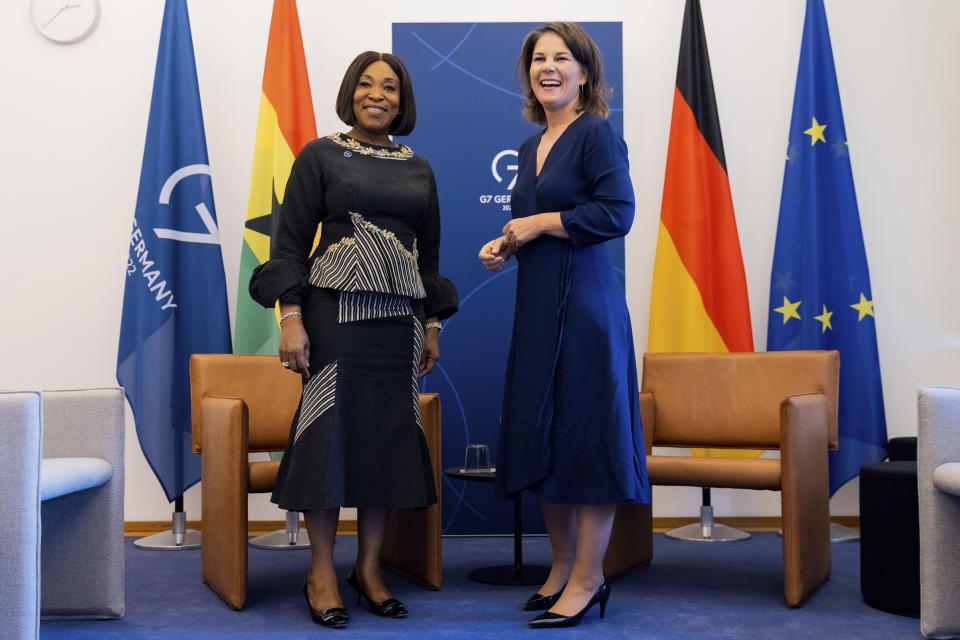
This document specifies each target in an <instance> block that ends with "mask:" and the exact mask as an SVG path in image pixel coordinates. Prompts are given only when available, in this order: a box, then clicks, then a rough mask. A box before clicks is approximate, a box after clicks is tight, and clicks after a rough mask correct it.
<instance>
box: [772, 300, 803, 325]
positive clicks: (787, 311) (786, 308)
mask: <svg viewBox="0 0 960 640" xmlns="http://www.w3.org/2000/svg"><path fill="white" fill-rule="evenodd" d="M800 304H801V303H800V302H799V301H797V302H790V301H789V300H788V299H787V296H783V306H782V307H777V308H776V309H774V311H776V312H777V313H782V314H783V324H787V320H789V319H790V318H796V319H797V320H799V319H800V314H799V313H797V307H799V306H800Z"/></svg>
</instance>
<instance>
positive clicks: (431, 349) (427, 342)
mask: <svg viewBox="0 0 960 640" xmlns="http://www.w3.org/2000/svg"><path fill="white" fill-rule="evenodd" d="M439 359H440V330H439V329H436V328H432V327H431V328H430V329H427V330H426V332H425V333H424V336H423V351H421V352H420V376H419V377H421V378H422V377H423V376H425V375H427V374H428V373H430V372H431V371H432V370H433V367H434V365H435V364H437V360H439Z"/></svg>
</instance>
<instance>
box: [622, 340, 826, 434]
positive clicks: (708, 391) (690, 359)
mask: <svg viewBox="0 0 960 640" xmlns="http://www.w3.org/2000/svg"><path fill="white" fill-rule="evenodd" d="M839 379H840V354H839V353H837V352H836V351H769V352H763V353H645V354H644V355H643V382H642V384H641V391H642V392H646V393H650V394H652V395H653V400H654V407H655V412H656V424H655V425H654V428H653V444H654V445H659V446H678V447H731V448H752V449H778V448H780V403H781V402H783V400H785V399H786V398H787V397H788V396H792V395H799V394H806V393H821V394H823V395H825V396H826V397H827V401H828V402H829V404H830V428H829V440H830V448H831V449H836V448H837V394H838V391H839Z"/></svg>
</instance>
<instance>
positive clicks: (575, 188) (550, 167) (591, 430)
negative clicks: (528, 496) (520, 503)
mask: <svg viewBox="0 0 960 640" xmlns="http://www.w3.org/2000/svg"><path fill="white" fill-rule="evenodd" d="M517 69H518V76H520V77H521V78H522V79H523V82H524V85H525V86H524V88H525V89H526V93H527V106H526V110H525V115H526V116H527V117H528V118H529V119H531V120H533V121H535V122H538V123H539V124H542V125H545V126H546V127H545V129H544V130H543V131H542V132H541V133H539V134H537V135H535V136H533V137H532V138H530V139H529V140H527V141H526V142H524V144H523V146H521V147H520V151H519V170H518V173H517V182H516V185H515V186H514V189H513V195H512V198H511V205H512V216H513V219H512V220H511V221H510V222H508V223H507V225H506V226H505V227H504V228H503V235H502V236H501V237H499V238H497V239H495V240H492V241H490V242H488V243H487V244H486V245H484V247H483V248H482V249H481V251H480V254H479V258H480V260H481V262H482V263H483V265H484V266H485V267H486V268H487V269H490V270H492V271H498V270H500V269H502V268H503V265H504V262H505V261H506V260H508V259H509V258H510V257H511V256H512V255H516V257H517V262H518V272H517V301H516V311H515V315H514V325H513V338H512V341H511V346H510V355H509V360H508V363H507V373H506V383H505V389H504V400H503V414H502V418H501V429H500V442H499V457H498V459H497V492H498V495H500V496H508V495H511V494H514V493H516V492H518V491H522V490H529V491H532V492H533V493H535V494H536V495H537V496H538V498H539V499H540V502H541V505H542V508H543V516H544V520H545V522H546V525H547V532H548V533H549V535H550V543H551V546H552V548H553V566H552V569H551V571H550V575H549V577H548V578H547V581H546V582H545V583H544V584H543V586H541V587H540V589H539V590H538V592H537V593H535V594H534V595H533V596H531V597H530V599H529V600H528V601H527V602H526V603H525V604H524V606H523V608H524V609H525V610H528V611H533V610H546V611H544V613H543V614H541V615H539V616H537V617H536V618H534V619H533V620H531V621H530V625H531V626H536V627H557V626H572V625H575V624H577V623H579V621H580V619H581V618H582V617H583V615H584V613H586V611H587V610H588V609H589V608H590V607H592V606H593V605H595V604H599V605H600V611H601V616H602V615H603V611H604V609H605V607H606V602H607V598H608V597H609V593H610V588H609V586H608V585H607V582H606V579H605V577H604V575H603V568H602V565H603V557H604V554H605V553H606V549H607V544H608V542H609V539H610V530H611V527H612V525H613V516H614V511H615V509H616V505H617V503H620V502H649V501H650V486H649V483H648V482H647V474H646V456H645V455H644V445H643V433H642V431H641V427H640V409H639V400H638V391H639V390H638V385H637V371H636V362H635V360H634V351H633V336H632V330H631V328H630V316H629V314H628V312H627V305H626V301H625V299H624V294H623V289H622V287H621V286H620V283H619V281H618V279H617V277H616V274H615V272H614V270H613V267H612V265H611V263H610V260H609V258H608V256H607V251H606V246H605V244H604V243H605V241H607V240H611V239H613V238H618V237H621V236H624V235H625V234H626V233H627V232H628V231H629V230H630V225H631V223H632V222H633V213H634V200H633V187H632V185H631V182H630V174H629V167H628V164H627V149H626V145H625V144H624V142H623V139H622V138H621V137H620V136H619V135H618V134H617V133H616V132H615V131H614V130H613V127H611V126H610V124H609V123H608V122H607V121H606V120H605V117H606V115H607V112H608V107H607V105H606V102H605V101H604V95H605V94H606V93H607V92H608V89H607V88H606V86H605V85H604V83H603V76H602V61H601V57H600V52H599V50H598V48H597V46H596V44H595V43H594V42H593V40H592V39H591V38H590V37H589V36H588V35H587V34H586V32H584V31H583V29H582V28H581V27H579V26H578V25H576V24H573V23H569V22H552V23H549V24H547V25H544V26H543V27H541V28H540V29H538V30H536V31H534V32H532V33H530V34H529V35H528V36H527V38H526V40H525V41H524V44H523V49H522V51H521V54H520V59H519V61H518V62H517Z"/></svg>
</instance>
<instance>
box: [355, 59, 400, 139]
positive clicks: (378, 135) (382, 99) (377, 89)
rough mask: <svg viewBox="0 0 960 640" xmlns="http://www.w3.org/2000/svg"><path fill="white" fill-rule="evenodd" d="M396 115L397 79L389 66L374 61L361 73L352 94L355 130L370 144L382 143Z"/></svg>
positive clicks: (398, 110)
mask: <svg viewBox="0 0 960 640" xmlns="http://www.w3.org/2000/svg"><path fill="white" fill-rule="evenodd" d="M398 113H400V79H399V78H398V77H397V74H396V73H394V71H393V69H392V68H391V67H390V65H389V64H387V63H386V62H384V61H382V60H377V61H376V62H374V63H372V64H371V65H370V66H368V67H367V68H366V69H364V70H363V72H362V73H361V74H360V78H359V79H358V80H357V88H356V89H354V91H353V114H354V116H355V117H356V119H357V123H356V124H355V125H354V129H355V130H357V132H358V133H362V134H363V135H365V136H366V137H367V138H369V139H370V140H368V141H370V142H373V141H375V140H380V142H382V141H383V140H382V139H383V138H384V137H386V136H387V135H388V134H389V133H390V125H391V124H392V123H393V119H394V118H396V117H397V114H398ZM388 142H389V141H388Z"/></svg>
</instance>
